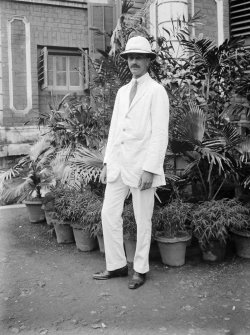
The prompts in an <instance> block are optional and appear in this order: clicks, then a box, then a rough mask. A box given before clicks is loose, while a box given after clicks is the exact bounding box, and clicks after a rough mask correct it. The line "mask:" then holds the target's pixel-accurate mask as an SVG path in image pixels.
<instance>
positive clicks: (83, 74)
mask: <svg viewBox="0 0 250 335" xmlns="http://www.w3.org/2000/svg"><path fill="white" fill-rule="evenodd" d="M49 56H53V58H52V59H53V65H52V69H53V70H52V71H53V85H49V82H48V80H49V78H48V71H49V69H48V57H49ZM57 56H66V86H57V85H56V73H57V71H56V57H57ZM70 56H79V65H80V66H79V83H80V85H79V86H74V85H70V58H69V57H70ZM38 82H39V85H40V87H41V89H42V90H45V89H46V90H47V91H53V92H58V93H62V92H82V91H83V90H84V89H87V88H88V86H89V69H88V49H87V48H81V49H80V48H67V47H60V48H55V47H49V46H44V47H42V48H41V50H40V55H39V57H38Z"/></svg>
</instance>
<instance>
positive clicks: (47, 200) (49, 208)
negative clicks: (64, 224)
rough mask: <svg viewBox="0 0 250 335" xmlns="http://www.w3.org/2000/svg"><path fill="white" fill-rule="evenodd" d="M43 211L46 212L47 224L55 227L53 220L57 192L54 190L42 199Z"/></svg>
mask: <svg viewBox="0 0 250 335" xmlns="http://www.w3.org/2000/svg"><path fill="white" fill-rule="evenodd" d="M42 209H43V210H44V214H45V218H46V222H47V224H48V225H49V226H53V218H54V216H55V192H53V190H50V191H49V192H48V193H46V194H45V196H44V197H43V198H42Z"/></svg>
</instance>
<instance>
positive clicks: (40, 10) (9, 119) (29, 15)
mask: <svg viewBox="0 0 250 335" xmlns="http://www.w3.org/2000/svg"><path fill="white" fill-rule="evenodd" d="M0 13H1V33H2V47H3V48H2V50H3V54H2V59H3V124H2V125H4V126H14V125H15V126H16V125H22V124H23V123H24V122H26V121H28V120H29V121H31V122H32V121H34V119H35V117H36V116H37V115H38V113H39V89H38V78H37V48H38V46H39V45H42V46H47V45H49V46H60V47H85V48H86V47H88V22H87V17H88V15H87V10H85V9H82V8H69V7H68V8H66V7H56V6H50V5H38V4H35V3H17V2H13V1H7V0H1V2H0ZM14 15H18V16H24V17H26V19H27V21H28V22H30V45H31V77H32V109H31V110H30V111H29V112H28V113H26V114H24V113H20V112H18V111H17V112H13V111H12V110H10V108H9V79H8V78H9V75H8V69H9V67H8V43H7V22H8V20H10V19H11V18H13V16H14ZM12 44H13V45H12V47H13V55H14V54H15V55H17V54H18V50H17V49H19V50H20V43H12ZM15 48H16V50H15ZM22 48H23V45H22ZM15 51H16V52H15ZM12 58H13V57H12ZM16 60H18V58H17V59H16ZM19 62H21V60H20V59H19ZM13 64H14V62H13ZM15 66H16V67H17V66H18V62H15ZM16 71H17V72H18V69H16ZM18 78H19V82H18V83H17V82H15V88H16V87H17V86H18V85H19V86H20V80H21V79H20V78H23V82H25V80H24V79H25V78H24V76H23V77H22V69H21V68H20V75H19V76H18ZM21 90H22V91H23V87H21ZM15 91H16V90H15ZM20 99H21V98H20V95H19V100H20ZM23 100H25V99H23ZM19 103H21V101H19Z"/></svg>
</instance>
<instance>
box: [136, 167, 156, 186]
mask: <svg viewBox="0 0 250 335" xmlns="http://www.w3.org/2000/svg"><path fill="white" fill-rule="evenodd" d="M153 177H154V174H153V173H151V172H148V171H143V172H142V175H141V178H140V180H139V184H138V188H139V189H140V190H141V191H143V190H147V189H148V188H150V187H151V186H152V183H153Z"/></svg>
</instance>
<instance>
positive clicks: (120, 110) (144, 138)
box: [104, 73, 169, 187]
mask: <svg viewBox="0 0 250 335" xmlns="http://www.w3.org/2000/svg"><path fill="white" fill-rule="evenodd" d="M134 80H135V79H132V80H131V82H130V83H128V84H127V85H125V86H123V87H121V88H120V89H119V91H118V93H117V96H116V100H115V105H114V110H113V115H112V119H111V125H110V130H109V136H108V142H107V148H106V152H105V157H104V163H106V164H107V182H113V181H115V180H116V179H117V178H118V176H119V174H121V177H122V180H123V182H124V183H125V184H126V185H128V186H131V187H138V184H139V180H140V176H141V175H142V172H143V170H144V171H148V172H151V173H153V174H154V178H153V184H152V187H157V186H160V185H165V184H166V181H165V176H164V171H163V162H164V157H165V153H166V149H167V144H168V122H169V100H168V95H167V92H166V91H165V89H164V88H163V86H162V85H160V84H158V83H157V82H156V81H155V80H153V79H152V78H151V77H150V76H149V74H148V73H146V74H145V75H143V76H142V77H140V78H139V79H137V82H138V86H137V92H136V95H135V97H134V100H133V101H132V103H131V105H130V106H129V93H130V89H131V87H132V85H133V83H134Z"/></svg>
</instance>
